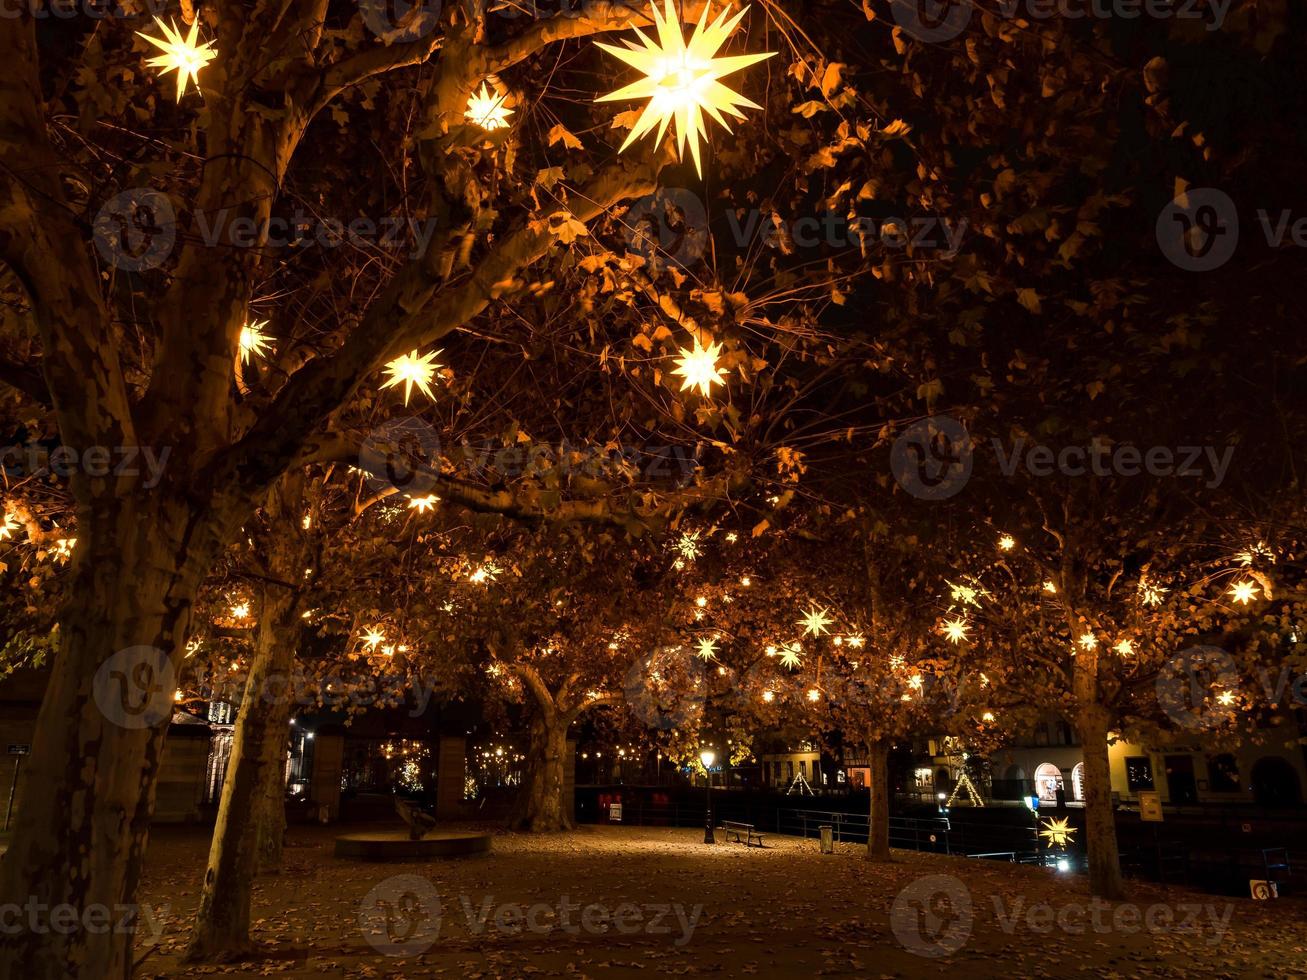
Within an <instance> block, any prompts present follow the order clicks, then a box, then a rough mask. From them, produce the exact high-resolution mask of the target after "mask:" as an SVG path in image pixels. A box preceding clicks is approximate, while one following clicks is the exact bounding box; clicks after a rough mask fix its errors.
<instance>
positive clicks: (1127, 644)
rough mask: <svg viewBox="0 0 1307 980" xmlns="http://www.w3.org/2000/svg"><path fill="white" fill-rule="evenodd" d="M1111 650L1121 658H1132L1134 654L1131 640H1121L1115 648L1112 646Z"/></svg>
mask: <svg viewBox="0 0 1307 980" xmlns="http://www.w3.org/2000/svg"><path fill="white" fill-rule="evenodd" d="M1112 649H1113V650H1115V651H1116V652H1117V653H1119V654H1121V656H1123V657H1130V656H1134V652H1135V645H1134V641H1132V640H1122V641H1121V642H1120V643H1118V644H1117V645H1116V646H1114V647H1113V648H1112Z"/></svg>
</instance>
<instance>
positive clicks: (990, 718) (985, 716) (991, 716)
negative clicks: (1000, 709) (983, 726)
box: [980, 711, 994, 723]
mask: <svg viewBox="0 0 1307 980" xmlns="http://www.w3.org/2000/svg"><path fill="white" fill-rule="evenodd" d="M980 720H981V721H983V722H986V723H989V722H992V721H993V720H994V712H992V711H986V712H985V713H984V714H983V715H981V716H980Z"/></svg>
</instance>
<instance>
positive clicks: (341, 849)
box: [336, 830, 490, 861]
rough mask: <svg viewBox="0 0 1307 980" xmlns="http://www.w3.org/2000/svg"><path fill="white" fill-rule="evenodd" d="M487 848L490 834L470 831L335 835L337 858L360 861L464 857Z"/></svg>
mask: <svg viewBox="0 0 1307 980" xmlns="http://www.w3.org/2000/svg"><path fill="white" fill-rule="evenodd" d="M489 850H490V835H489V834H477V833H471V832H450V833H440V834H429V835H427V836H426V837H424V838H422V839H421V840H409V838H408V833H407V832H406V831H402V830H396V831H388V832H386V831H383V832H379V833H371V834H346V835H344V836H343V837H337V838H336V857H343V858H356V859H358V860H362V861H414V860H420V859H421V858H433V857H463V856H464V855H467V854H485V853H486V852H487V851H489Z"/></svg>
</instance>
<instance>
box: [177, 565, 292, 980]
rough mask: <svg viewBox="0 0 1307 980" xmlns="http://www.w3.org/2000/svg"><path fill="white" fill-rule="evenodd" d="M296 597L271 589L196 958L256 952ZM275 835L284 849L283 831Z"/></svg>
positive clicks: (212, 853) (280, 768)
mask: <svg viewBox="0 0 1307 980" xmlns="http://www.w3.org/2000/svg"><path fill="white" fill-rule="evenodd" d="M296 600H297V594H296V593H292V592H290V591H288V590H287V589H285V588H283V587H281V586H275V585H274V586H269V587H267V588H265V589H264V592H263V602H262V603H261V609H260V615H259V623H258V629H257V631H256V633H255V649H254V657H253V660H252V663H251V665H250V675H249V678H248V679H247V681H246V684H245V694H244V697H243V698H242V701H241V707H240V714H239V715H238V716H237V719H236V731H235V734H234V736H233V739H232V750H231V761H230V762H229V763H228V765H227V775H226V778H225V779H224V780H223V784H222V799H221V801H220V803H219V804H218V822H217V824H216V825H215V826H214V830H213V840H212V843H211V844H210V846H209V866H208V870H207V871H206V872H205V875H204V890H203V892H202V893H201V895H200V906H199V909H198V911H197V912H196V914H195V931H194V933H193V934H192V936H191V944H190V947H189V948H188V949H187V951H186V957H187V959H189V960H212V959H218V960H223V959H234V958H239V957H241V956H244V955H247V954H249V953H250V952H251V951H253V949H254V943H253V941H252V940H251V939H250V893H251V890H252V888H253V884H254V877H255V875H256V874H257V873H258V870H259V859H260V846H261V844H264V845H266V843H267V839H266V838H267V835H268V834H269V833H270V832H272V831H273V828H271V827H266V826H265V821H264V820H261V819H260V814H261V813H264V812H265V811H266V810H267V809H269V806H268V804H269V797H270V796H271V793H272V790H271V786H272V785H274V784H275V785H276V787H277V789H278V796H279V797H280V790H281V785H282V777H283V773H284V771H285V762H286V741H287V738H288V732H289V728H290V714H291V703H290V702H291V690H292V685H291V683H290V680H291V678H290V674H291V671H292V670H293V668H294V664H295V650H296V647H297V646H298V641H299V635H300V630H299V603H298V602H297V601H296ZM278 802H279V803H280V799H279V800H278ZM284 819H285V818H284V814H283V816H282V817H281V821H282V822H284ZM275 832H276V835H277V837H278V847H277V850H278V852H280V828H277V829H276V831H275ZM278 861H279V857H278Z"/></svg>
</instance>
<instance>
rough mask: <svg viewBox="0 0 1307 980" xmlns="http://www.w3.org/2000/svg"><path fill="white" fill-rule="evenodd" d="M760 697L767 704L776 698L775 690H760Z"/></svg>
mask: <svg viewBox="0 0 1307 980" xmlns="http://www.w3.org/2000/svg"><path fill="white" fill-rule="evenodd" d="M762 699H763V701H764V702H766V703H767V704H771V703H772V702H773V701H775V700H776V692H775V691H763V692H762Z"/></svg>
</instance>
